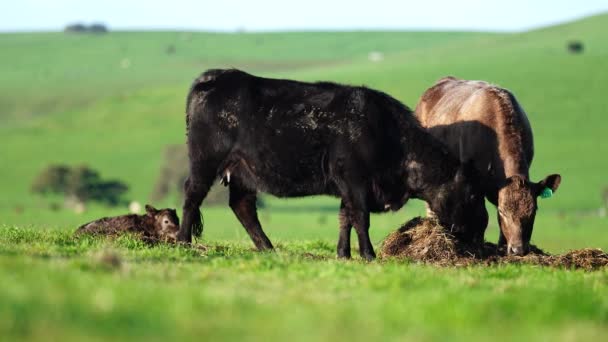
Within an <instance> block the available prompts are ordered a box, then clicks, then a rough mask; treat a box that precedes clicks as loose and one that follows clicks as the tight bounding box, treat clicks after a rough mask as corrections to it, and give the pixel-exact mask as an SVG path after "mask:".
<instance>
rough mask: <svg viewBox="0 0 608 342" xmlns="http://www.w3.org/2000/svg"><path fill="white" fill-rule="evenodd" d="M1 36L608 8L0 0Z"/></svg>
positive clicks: (512, 23)
mask: <svg viewBox="0 0 608 342" xmlns="http://www.w3.org/2000/svg"><path fill="white" fill-rule="evenodd" d="M2 2H3V3H2V4H1V5H0V31H30V30H34V31H38V30H60V29H61V28H63V26H64V25H65V24H66V23H71V22H77V21H78V22H85V23H90V22H103V23H106V24H107V25H108V26H109V27H110V28H111V29H145V30H153V29H187V30H213V31H234V30H236V29H245V30H248V31H260V30H262V31H267V30H323V29H330V30H348V29H391V30H399V29H404V30H405V29H420V30H424V29H432V30H446V29H449V30H492V31H521V30H526V29H530V28H535V27H540V26H545V25H550V24H554V23H559V22H563V21H568V20H572V19H576V18H580V17H583V16H587V15H591V14H597V13H600V12H606V11H608V0H554V1H551V0H503V1H492V0H485V1H484V0H452V1H451V0H416V1H398V0H373V1H356V0H350V1H346V0H337V1H331V0H299V1H293V2H291V1H288V0H253V1H246V0H212V1H206V0H198V1H195V0H171V1H163V2H162V3H160V1H153V0H152V1H151V0H146V1H143V0H132V1H129V0H95V1H90V0H3V1H2Z"/></svg>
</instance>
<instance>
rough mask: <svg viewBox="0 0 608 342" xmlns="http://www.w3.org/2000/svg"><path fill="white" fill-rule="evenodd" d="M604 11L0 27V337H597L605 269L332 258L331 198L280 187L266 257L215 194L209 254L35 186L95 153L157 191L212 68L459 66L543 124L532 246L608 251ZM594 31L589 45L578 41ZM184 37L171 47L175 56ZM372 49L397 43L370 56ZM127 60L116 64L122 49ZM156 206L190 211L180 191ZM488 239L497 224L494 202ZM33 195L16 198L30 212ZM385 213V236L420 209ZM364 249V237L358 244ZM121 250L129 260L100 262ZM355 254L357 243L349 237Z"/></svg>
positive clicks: (300, 74) (313, 76) (95, 162)
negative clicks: (104, 221)
mask: <svg viewBox="0 0 608 342" xmlns="http://www.w3.org/2000/svg"><path fill="white" fill-rule="evenodd" d="M607 29H608V15H602V16H596V17H591V18H587V19H584V20H581V21H578V22H574V23H570V24H565V25H560V26H556V27H550V28H546V29H541V30H536V31H531V32H525V33H519V34H489V33H470V32H456V33H442V32H344V33H332V32H310V33H309V32H294V33H264V34H249V33H243V34H215V33H183V32H146V33H140V32H112V33H110V34H108V35H103V36H89V35H65V34H60V33H32V34H0V48H1V50H2V54H0V75H2V77H1V78H0V136H2V143H1V144H0V191H1V193H2V195H3V196H0V217H1V219H0V289H2V291H0V336H2V339H7V340H15V339H25V340H40V339H54V340H82V339H84V338H87V339H99V340H107V339H110V338H112V339H120V340H126V339H133V338H138V339H178V338H181V339H187V340H192V339H199V340H201V339H211V340H218V339H222V340H266V339H273V340H285V339H290V340H314V339H320V340H370V339H375V340H403V339H415V340H445V339H448V338H449V339H453V340H465V339H466V340H469V339H472V340H488V339H495V340H516V339H542V340H572V339H576V340H590V339H599V338H601V337H602V336H606V334H607V333H608V329H607V328H606V327H607V326H608V300H607V298H608V297H606V295H605V293H607V290H608V289H607V287H608V271H607V270H603V271H599V272H592V273H585V272H582V271H571V270H556V269H546V268H537V267H531V266H497V267H491V268H484V267H479V266H477V267H470V268H465V269H451V268H436V267H431V266H424V265H417V264H408V263H406V262H397V261H390V260H389V261H386V260H385V261H376V262H373V263H365V262H362V261H360V260H359V259H357V258H356V259H355V260H354V261H349V262H346V261H339V260H336V259H335V257H334V254H335V252H334V250H335V243H336V240H337V235H338V231H337V206H338V202H337V200H336V199H330V198H326V197H314V198H307V199H290V200H281V199H275V198H270V197H269V198H267V199H266V200H265V202H266V208H265V209H263V210H261V211H260V220H261V221H262V224H263V226H264V229H265V231H266V232H267V233H268V235H269V237H270V239H271V240H272V241H273V243H275V245H276V246H277V251H276V253H261V254H260V253H256V252H255V251H253V249H252V244H251V242H250V241H249V238H248V236H247V235H246V233H245V231H244V229H243V228H242V227H241V226H240V224H239V223H238V222H237V220H236V219H235V218H234V216H233V215H232V213H231V212H230V210H229V209H227V208H225V207H211V208H204V210H203V212H204V218H205V231H204V243H205V244H208V245H209V250H208V251H207V252H204V251H200V250H193V249H188V248H184V247H173V246H167V245H159V246H154V247H150V246H146V245H144V244H142V243H139V242H137V241H134V240H132V239H130V238H128V237H124V238H120V239H118V240H115V241H110V240H103V239H94V238H83V239H74V238H72V237H71V232H72V231H73V230H74V229H75V228H76V227H77V226H78V225H80V224H82V223H84V222H87V221H89V220H92V219H95V218H98V217H101V216H107V215H117V214H121V213H124V212H125V211H126V209H124V208H106V207H101V206H96V205H92V206H90V207H89V208H88V210H87V211H86V212H85V213H84V214H82V215H78V214H74V213H71V212H69V211H57V212H55V211H52V210H50V209H49V205H48V204H49V200H48V199H46V198H41V197H38V196H34V195H32V194H30V193H29V185H30V184H31V182H32V180H33V178H34V177H35V175H36V174H37V173H38V172H39V171H40V170H41V169H42V168H43V167H45V166H46V165H48V164H49V163H69V164H79V163H86V164H89V165H90V166H91V167H93V168H95V169H98V170H100V171H101V174H102V176H103V177H108V178H118V179H121V180H123V181H125V182H126V183H127V184H129V186H130V191H129V193H128V198H129V199H134V200H139V201H141V202H146V199H147V198H148V196H149V194H150V192H151V190H152V185H153V183H154V181H155V179H156V177H157V176H158V174H159V171H160V170H159V168H160V160H161V153H162V149H163V147H164V146H165V145H167V144H173V143H181V142H183V141H184V113H183V111H184V98H185V95H186V92H187V89H188V86H189V84H190V82H191V80H192V79H193V78H194V77H196V76H197V75H198V74H199V73H200V72H201V71H202V70H204V69H205V68H209V67H224V66H236V67H240V68H244V69H246V70H247V71H251V72H254V73H256V74H260V75H266V76H277V77H288V78H295V79H301V80H332V81H338V82H344V83H351V84H366V85H368V86H371V87H374V88H378V89H381V90H383V91H386V92H388V93H389V94H391V95H393V96H395V97H397V98H399V99H400V100H402V101H404V102H405V103H406V104H408V105H410V106H411V107H413V106H415V104H416V102H417V100H418V97H419V96H420V95H421V94H422V92H423V91H424V90H425V89H426V88H428V87H429V86H431V85H432V84H433V82H434V81H435V80H436V79H438V78H440V77H443V76H445V75H455V76H459V77H462V78H469V79H484V80H488V81H491V82H494V83H498V84H500V85H502V86H505V87H507V88H509V89H511V90H512V91H513V92H514V93H515V95H516V96H517V97H518V99H519V100H520V102H521V104H522V105H523V107H524V108H525V110H526V111H527V113H528V116H529V118H530V121H531V123H532V126H533V129H534V134H535V161H534V165H533V167H532V176H533V178H534V179H540V178H541V177H544V176H545V175H547V174H548V173H554V172H558V173H561V174H562V176H563V182H562V185H561V187H560V188H559V190H558V191H557V193H556V195H555V196H554V197H553V198H552V199H550V200H543V201H541V202H540V207H541V209H540V211H539V213H538V215H537V221H536V226H535V231H534V235H533V243H535V244H537V245H538V246H539V247H541V248H543V249H545V250H548V251H549V252H553V253H561V252H564V251H566V250H569V249H574V248H583V247H597V248H602V249H604V250H608V225H607V224H606V223H607V219H606V218H601V217H598V216H597V214H596V213H597V209H598V208H599V207H600V206H601V197H600V192H601V190H602V188H603V187H605V186H606V185H607V184H608V181H607V180H606V179H605V178H604V177H605V174H606V172H605V170H606V169H607V167H608V161H606V159H605V158H604V156H605V155H607V154H608V144H606V143H605V137H604V135H605V130H606V120H605V118H604V116H605V114H606V112H607V110H608V107H607V106H606V104H605V100H604V97H605V94H604V93H605V89H606V84H608V73H607V72H606V71H605V70H608V43H607V42H606V41H605V34H604V32H606V30H607ZM570 39H580V40H582V41H583V43H584V44H585V52H584V53H583V54H581V55H570V54H568V53H566V49H565V44H566V42H567V41H568V40H570ZM169 45H174V46H175V50H176V52H175V54H170V55H169V54H167V53H166V52H165V51H166V49H167V47H168V46H169ZM370 51H381V52H383V53H384V54H385V59H384V60H383V61H382V62H378V63H373V62H370V61H368V60H367V55H368V53H369V52H370ZM125 59H128V60H129V67H128V68H123V67H121V63H124V60H125ZM154 204H156V205H157V206H173V207H176V206H179V205H180V204H179V203H174V202H173V201H172V200H166V201H164V202H162V203H154ZM488 207H489V208H490V216H491V222H490V227H489V229H488V233H487V235H486V238H487V239H488V240H491V241H496V239H497V234H498V232H497V227H496V222H495V221H496V220H495V217H494V216H495V210H494V209H493V208H492V207H491V206H488ZM18 208H20V210H17V209H18ZM423 212H424V210H423V206H422V204H421V203H420V202H418V201H412V203H409V204H408V205H407V206H406V207H405V208H404V209H402V210H401V211H399V212H398V213H393V214H386V215H374V216H373V217H372V230H371V235H372V241H373V242H374V244H375V246H376V248H378V247H379V245H380V243H381V241H382V239H383V238H384V237H385V236H386V235H387V234H388V233H389V232H390V231H392V230H394V229H395V228H397V227H398V226H399V225H401V224H402V223H403V222H405V221H406V220H408V219H409V218H411V217H413V216H417V215H421V214H423ZM353 246H354V247H356V246H357V244H356V240H355V239H353ZM104 253H105V254H108V253H110V254H112V253H115V254H117V255H118V256H119V258H120V259H121V260H122V263H123V265H122V266H121V267H118V268H115V267H112V266H108V265H105V264H104V263H103V262H100V261H99V255H100V254H104ZM353 254H357V252H356V250H353Z"/></svg>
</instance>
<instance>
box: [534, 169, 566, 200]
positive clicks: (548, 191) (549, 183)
mask: <svg viewBox="0 0 608 342" xmlns="http://www.w3.org/2000/svg"><path fill="white" fill-rule="evenodd" d="M561 182H562V176H560V175H558V174H553V175H549V176H547V177H546V178H545V179H543V180H541V181H540V182H538V183H536V189H537V196H541V197H543V198H547V197H551V195H552V194H553V193H554V192H555V191H557V188H559V185H560V183H561Z"/></svg>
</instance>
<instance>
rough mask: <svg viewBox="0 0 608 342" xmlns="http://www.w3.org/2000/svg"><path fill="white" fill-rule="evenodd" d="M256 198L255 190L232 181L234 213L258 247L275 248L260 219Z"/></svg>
mask: <svg viewBox="0 0 608 342" xmlns="http://www.w3.org/2000/svg"><path fill="white" fill-rule="evenodd" d="M256 200H257V196H256V193H255V191H252V190H248V189H245V188H244V187H242V186H240V185H238V184H237V182H232V183H230V200H229V202H230V208H232V211H233V212H234V215H236V217H237V218H238V219H239V221H240V222H241V224H242V225H243V227H244V228H245V230H246V231H247V233H248V234H249V237H251V240H253V243H254V244H255V246H256V247H257V249H258V250H260V251H263V250H269V249H272V248H273V247H272V243H271V242H270V240H269V239H268V237H267V236H266V234H265V233H264V231H263V230H262V225H261V224H260V220H259V219H258V213H257V207H256Z"/></svg>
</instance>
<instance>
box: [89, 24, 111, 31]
mask: <svg viewBox="0 0 608 342" xmlns="http://www.w3.org/2000/svg"><path fill="white" fill-rule="evenodd" d="M89 32H91V33H107V32H108V28H107V27H106V25H104V24H101V23H94V24H92V25H91V26H89Z"/></svg>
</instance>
